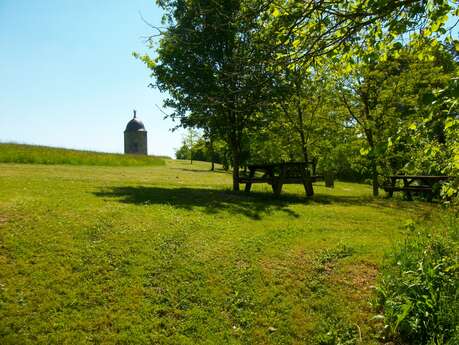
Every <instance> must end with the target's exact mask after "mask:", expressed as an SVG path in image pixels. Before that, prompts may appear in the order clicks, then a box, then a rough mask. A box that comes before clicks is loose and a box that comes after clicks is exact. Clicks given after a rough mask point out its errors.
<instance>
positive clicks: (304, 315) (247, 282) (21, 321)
mask: <svg viewBox="0 0 459 345" xmlns="http://www.w3.org/2000/svg"><path fill="white" fill-rule="evenodd" d="M208 169H209V165H208V164H204V163H199V162H195V163H193V165H190V164H189V163H188V162H184V161H172V160H168V161H166V165H165V166H157V167H100V166H93V167H89V166H64V165H56V166H47V165H19V164H0V191H1V193H0V344H93V343H103V344H115V343H117V344H357V343H358V344H377V341H376V340H375V339H374V336H375V333H376V332H377V329H378V327H380V325H379V324H378V321H374V320H371V317H372V315H373V314H374V312H373V311H372V309H371V307H370V305H369V300H370V297H371V293H372V288H371V287H372V285H373V284H374V283H375V277H376V274H377V270H378V265H380V263H381V261H382V258H383V253H384V251H385V250H387V249H389V248H391V246H392V245H393V241H394V240H396V239H398V238H400V237H401V235H402V233H403V231H404V230H403V224H404V223H405V222H406V220H407V219H414V220H422V221H423V222H424V223H427V224H428V223H429V222H431V221H432V220H431V219H434V217H432V212H435V210H434V206H432V205H431V204H427V203H422V202H405V201H402V200H399V199H384V198H379V199H373V198H372V197H371V196H370V192H371V191H370V188H369V186H366V185H359V184H350V183H343V182H337V183H336V187H335V188H334V189H327V188H325V187H324V186H323V185H322V184H321V183H317V184H316V187H315V191H316V195H315V196H314V198H313V199H312V200H306V199H305V198H304V196H303V195H304V194H303V193H304V191H303V190H302V189H301V188H300V187H299V186H288V187H287V188H286V189H285V193H283V195H282V196H281V197H280V198H279V199H275V198H274V197H273V196H272V194H271V192H270V191H269V189H268V188H267V186H255V187H256V188H255V192H254V193H252V194H250V195H245V194H243V193H240V194H234V193H231V192H229V191H228V190H227V188H229V186H230V185H231V176H230V175H229V174H228V173H225V172H223V171H217V172H214V173H211V172H209V171H208Z"/></svg>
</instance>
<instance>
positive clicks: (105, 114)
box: [0, 0, 182, 156]
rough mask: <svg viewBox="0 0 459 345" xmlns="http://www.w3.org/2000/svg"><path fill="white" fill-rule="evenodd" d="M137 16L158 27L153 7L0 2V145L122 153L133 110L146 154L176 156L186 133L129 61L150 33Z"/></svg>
mask: <svg viewBox="0 0 459 345" xmlns="http://www.w3.org/2000/svg"><path fill="white" fill-rule="evenodd" d="M140 13H141V14H142V16H143V17H144V18H145V19H146V20H148V21H149V22H150V23H153V24H158V25H160V20H161V11H160V9H159V8H157V7H156V5H155V1H154V0H109V1H107V0H79V1H74V0H0V81H1V82H0V141H1V142H6V141H14V142H19V143H30V144H41V145H50V146H59V147H68V148H78V149H89V150H97V151H107V152H122V151H123V131H124V128H125V126H126V123H127V122H128V121H129V120H130V119H131V117H132V109H134V108H135V109H137V114H138V117H139V118H140V119H141V120H142V121H143V122H144V124H145V126H146V128H147V130H148V136H149V138H148V139H149V142H148V148H149V153H151V154H165V155H170V156H172V155H173V154H174V148H178V147H179V146H180V142H181V138H182V135H181V132H174V133H171V132H170V130H169V129H170V128H171V127H173V123H172V122H171V121H169V120H163V114H161V112H160V111H159V110H158V109H157V105H158V106H161V105H162V98H163V97H164V96H162V95H161V94H160V93H159V91H158V90H156V89H152V88H149V87H147V85H148V84H149V83H150V82H151V81H152V80H151V79H150V77H149V71H148V70H147V68H146V67H145V65H144V64H143V63H141V62H140V61H138V60H136V59H135V58H134V57H133V56H132V52H133V51H137V52H139V53H143V52H146V51H147V48H146V47H145V44H144V37H145V36H147V35H148V34H150V33H152V31H151V29H150V28H149V27H148V26H147V25H146V24H145V23H144V22H143V21H142V19H141V17H140ZM152 53H153V52H152Z"/></svg>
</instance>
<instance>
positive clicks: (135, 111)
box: [134, 109, 137, 119]
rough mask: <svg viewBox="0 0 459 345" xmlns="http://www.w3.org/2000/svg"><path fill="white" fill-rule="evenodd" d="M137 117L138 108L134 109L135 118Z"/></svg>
mask: <svg viewBox="0 0 459 345" xmlns="http://www.w3.org/2000/svg"><path fill="white" fill-rule="evenodd" d="M136 117H137V110H135V109H134V119H135V118H136Z"/></svg>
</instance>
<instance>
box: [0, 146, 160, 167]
mask: <svg viewBox="0 0 459 345" xmlns="http://www.w3.org/2000/svg"><path fill="white" fill-rule="evenodd" d="M0 163H21V164H69V165H106V166H145V165H149V166H155V165H164V159H162V158H161V157H154V156H137V155H123V154H114V153H103V152H93V151H79V150H70V149H62V148H54V147H48V146H36V145H23V144H9V143H0Z"/></svg>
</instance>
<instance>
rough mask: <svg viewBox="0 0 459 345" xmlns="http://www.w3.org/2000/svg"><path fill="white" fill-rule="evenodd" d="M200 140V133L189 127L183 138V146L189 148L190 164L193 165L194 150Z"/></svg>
mask: <svg viewBox="0 0 459 345" xmlns="http://www.w3.org/2000/svg"><path fill="white" fill-rule="evenodd" d="M198 140H199V133H198V131H196V130H195V129H194V128H192V127H188V129H187V131H186V133H185V135H184V136H183V146H184V147H186V148H187V151H188V159H189V160H190V164H193V149H194V146H195V144H196V142H197V141H198Z"/></svg>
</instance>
